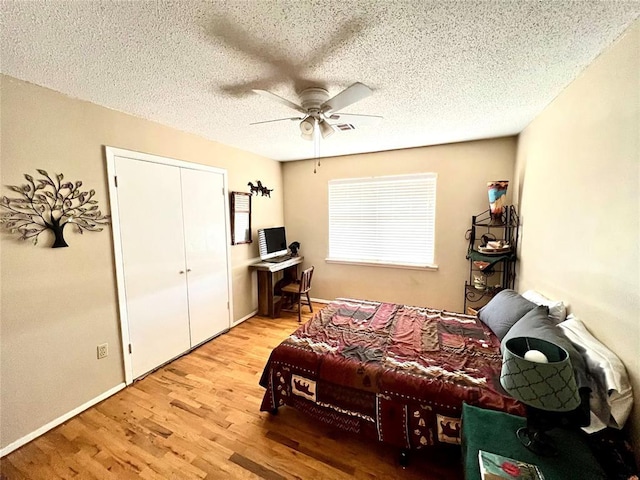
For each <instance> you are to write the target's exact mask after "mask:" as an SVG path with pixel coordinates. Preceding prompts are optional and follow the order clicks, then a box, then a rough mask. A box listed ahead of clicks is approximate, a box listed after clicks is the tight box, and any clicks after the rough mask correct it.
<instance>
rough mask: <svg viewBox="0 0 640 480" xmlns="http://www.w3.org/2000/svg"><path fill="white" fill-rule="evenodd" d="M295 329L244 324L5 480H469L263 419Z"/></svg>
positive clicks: (96, 411) (81, 419)
mask: <svg viewBox="0 0 640 480" xmlns="http://www.w3.org/2000/svg"><path fill="white" fill-rule="evenodd" d="M321 308H322V305H320V304H315V305H314V310H316V311H317V310H320V309H321ZM309 318H311V315H310V314H309V313H306V309H305V313H303V321H306V320H308V319H309ZM297 327H298V322H297V314H295V313H288V312H285V313H283V317H282V318H277V319H271V318H265V317H259V316H256V317H253V318H250V319H248V320H246V321H245V322H243V323H241V324H240V325H238V326H236V327H234V328H233V329H232V330H230V331H229V332H228V333H226V334H224V335H221V336H219V337H217V338H215V339H213V340H212V341H210V342H207V343H205V344H204V345H202V346H200V347H198V348H197V349H196V350H194V351H193V352H191V353H189V354H188V355H185V356H183V357H181V358H178V359H176V360H175V361H173V362H171V363H170V364H167V365H165V366H163V367H162V368H160V369H158V370H157V371H155V372H152V373H151V374H149V375H147V376H146V377H145V378H143V379H141V380H139V381H136V382H134V383H133V384H132V385H130V386H128V387H127V388H125V389H123V390H121V391H120V392H118V393H116V394H115V395H113V396H112V397H110V398H108V399H106V400H104V401H102V402H100V403H99V404H98V405H95V406H94V407H92V408H90V409H88V410H86V411H85V412H83V413H81V414H80V415H77V416H76V417H74V418H72V419H70V420H68V421H67V422H65V423H64V424H62V425H60V426H58V427H57V428H55V429H53V430H51V431H50V432H47V433H45V434H44V435H42V436H41V437H39V438H38V439H36V440H34V441H32V442H31V443H29V444H27V445H25V446H23V447H22V448H20V449H18V450H16V451H15V452H12V453H10V454H9V455H7V456H5V457H4V458H2V459H1V460H0V479H1V480H23V479H29V480H59V479H82V480H85V479H86V480H93V479H99V480H101V479H106V480H110V479H118V480H120V479H129V478H131V479H133V478H140V479H148V480H160V479H163V480H165V479H194V480H198V479H205V480H211V479H216V480H217V479H227V478H229V479H247V480H249V479H252V480H253V479H267V480H269V479H273V480H284V479H286V480H295V479H304V480H309V479H331V480H334V479H335V480H340V479H367V480H376V479H388V478H393V479H408V480H413V479H433V480H436V479H437V480H449V479H451V480H461V479H462V478H463V475H462V468H461V463H460V460H459V458H456V457H455V455H453V456H452V457H451V458H449V459H446V457H445V456H442V455H439V454H427V453H417V454H416V455H415V456H414V457H413V458H412V461H411V463H410V465H409V467H408V468H407V469H402V468H400V467H399V465H398V463H397V460H398V451H397V450H396V449H394V448H390V447H388V446H386V445H383V444H380V443H377V442H372V441H368V440H363V439H360V438H358V437H356V436H354V435H350V434H345V433H343V432H340V431H337V430H335V429H332V428H331V427H329V426H326V425H319V424H317V423H316V422H314V421H313V420H311V419H309V418H308V417H306V416H305V415H304V414H302V413H300V412H297V411H296V410H293V409H291V408H288V407H285V408H281V409H280V412H279V414H278V415H276V416H272V415H270V414H268V413H265V412H260V411H259V410H260V403H261V402H262V396H263V394H264V389H262V387H260V386H259V384H258V381H259V379H260V376H261V374H262V370H263V368H264V366H265V364H266V362H267V359H268V358H269V355H270V353H271V350H272V349H273V348H274V347H275V346H276V345H278V343H280V342H281V341H282V340H283V339H284V338H285V337H287V336H288V335H289V334H290V333H291V332H293V331H294V330H295V329H296V328H297ZM445 460H446V461H445Z"/></svg>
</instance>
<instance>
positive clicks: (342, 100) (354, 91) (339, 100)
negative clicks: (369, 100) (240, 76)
mask: <svg viewBox="0 0 640 480" xmlns="http://www.w3.org/2000/svg"><path fill="white" fill-rule="evenodd" d="M253 91H254V92H255V93H257V94H259V95H262V96H264V97H267V98H270V99H272V100H275V101H276V102H278V103H281V104H283V105H286V106H287V107H289V108H291V109H293V110H296V111H297V112H299V113H301V114H302V116H297V117H287V118H278V119H275V120H266V121H263V122H254V123H251V124H250V125H259V124H263V123H273V122H283V121H287V120H289V121H299V122H300V123H299V127H300V134H301V136H302V138H304V139H305V140H316V143H317V141H318V140H319V139H320V136H322V138H327V137H329V136H330V135H333V133H334V132H335V131H336V130H338V131H349V130H355V129H357V128H359V127H361V126H365V125H375V124H377V123H378V122H380V120H382V117H381V116H378V115H360V114H353V113H342V112H341V110H342V109H343V108H346V107H348V106H349V105H352V104H354V103H356V102H358V101H360V100H362V99H363V98H366V97H368V96H369V95H371V94H372V93H373V91H372V90H371V89H370V88H369V87H367V86H366V85H364V84H362V83H360V82H356V83H354V84H353V85H351V86H349V87H347V88H345V89H344V90H343V91H341V92H340V93H338V94H337V95H335V96H334V97H331V98H329V92H327V91H326V90H325V89H324V88H319V87H311V88H307V89H305V90H303V91H302V92H301V93H300V103H301V105H298V104H296V103H293V102H291V101H289V100H287V99H286V98H283V97H281V96H279V95H276V94H275V93H271V92H269V91H267V90H257V89H254V90H253Z"/></svg>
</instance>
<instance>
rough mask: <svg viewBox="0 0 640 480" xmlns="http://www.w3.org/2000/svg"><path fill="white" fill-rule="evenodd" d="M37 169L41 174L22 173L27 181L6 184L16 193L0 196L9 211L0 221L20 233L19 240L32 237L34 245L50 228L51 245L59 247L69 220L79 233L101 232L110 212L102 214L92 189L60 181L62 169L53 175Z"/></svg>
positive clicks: (65, 245) (63, 243)
mask: <svg viewBox="0 0 640 480" xmlns="http://www.w3.org/2000/svg"><path fill="white" fill-rule="evenodd" d="M38 173H39V174H40V175H42V176H43V177H44V178H42V179H34V178H33V177H32V176H31V175H29V174H26V173H25V174H24V178H26V179H27V182H28V183H27V184H24V185H21V186H19V187H18V186H15V185H8V186H7V188H9V189H10V190H12V191H13V192H15V193H18V194H19V195H20V196H19V197H6V196H3V197H2V201H1V202H0V207H2V208H3V209H5V210H8V212H5V213H3V214H1V215H0V223H3V224H4V226H5V228H7V229H8V230H9V231H10V232H11V233H19V234H20V235H21V237H20V239H21V240H27V239H32V242H33V244H34V245H37V244H38V235H40V234H41V233H42V232H44V231H45V230H51V231H53V234H54V235H55V241H54V243H53V245H52V248H59V247H68V245H67V242H65V240H64V235H63V233H64V229H65V227H66V226H67V225H69V224H71V225H73V226H74V227H75V230H76V231H77V232H78V233H83V232H84V231H85V230H87V231H89V232H100V231H102V227H101V226H100V225H108V224H109V219H110V217H109V215H103V214H102V212H101V211H100V210H99V209H98V201H97V200H94V199H93V196H94V195H95V194H96V192H95V190H89V191H88V192H86V191H85V192H82V191H80V187H81V186H82V182H81V181H77V182H75V183H73V182H63V181H62V180H63V178H64V176H63V175H62V173H59V174H57V175H54V176H53V177H51V176H50V175H49V174H48V173H47V172H46V171H45V170H40V169H38Z"/></svg>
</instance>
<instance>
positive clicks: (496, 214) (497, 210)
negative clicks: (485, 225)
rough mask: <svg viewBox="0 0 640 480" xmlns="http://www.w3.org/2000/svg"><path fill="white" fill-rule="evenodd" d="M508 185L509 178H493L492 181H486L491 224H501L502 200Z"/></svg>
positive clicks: (503, 200)
mask: <svg viewBox="0 0 640 480" xmlns="http://www.w3.org/2000/svg"><path fill="white" fill-rule="evenodd" d="M508 187H509V180H494V181H492V182H487V190H488V192H489V210H490V212H491V224H492V225H502V224H503V220H502V214H503V212H504V202H505V196H506V195H507V188H508Z"/></svg>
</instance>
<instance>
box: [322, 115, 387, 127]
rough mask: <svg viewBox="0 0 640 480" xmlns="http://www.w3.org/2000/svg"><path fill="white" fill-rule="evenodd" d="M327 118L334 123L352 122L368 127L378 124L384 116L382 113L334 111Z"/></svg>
mask: <svg viewBox="0 0 640 480" xmlns="http://www.w3.org/2000/svg"><path fill="white" fill-rule="evenodd" d="M326 118H327V119H328V120H330V121H331V123H332V124H333V125H335V124H336V123H337V124H340V123H352V124H354V125H356V126H358V127H365V126H366V127H368V126H374V125H378V124H379V123H380V122H381V121H382V119H383V118H384V117H381V116H380V115H360V114H357V113H334V114H332V115H327V116H326Z"/></svg>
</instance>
